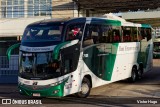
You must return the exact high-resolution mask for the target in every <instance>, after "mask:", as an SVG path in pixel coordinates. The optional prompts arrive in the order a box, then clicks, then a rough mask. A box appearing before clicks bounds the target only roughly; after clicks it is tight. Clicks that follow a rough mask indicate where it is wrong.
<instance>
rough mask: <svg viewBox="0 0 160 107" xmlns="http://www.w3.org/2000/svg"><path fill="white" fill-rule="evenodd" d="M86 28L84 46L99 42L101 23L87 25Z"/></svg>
mask: <svg viewBox="0 0 160 107" xmlns="http://www.w3.org/2000/svg"><path fill="white" fill-rule="evenodd" d="M86 29H87V30H86V32H85V36H84V39H83V47H86V46H89V45H92V44H96V43H99V36H100V25H96V24H91V25H87V26H86Z"/></svg>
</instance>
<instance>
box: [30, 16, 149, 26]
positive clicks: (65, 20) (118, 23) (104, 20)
mask: <svg viewBox="0 0 160 107" xmlns="http://www.w3.org/2000/svg"><path fill="white" fill-rule="evenodd" d="M116 18H117V16H116V17H114V18H113V19H112V18H110V17H109V18H108V17H79V18H56V19H47V20H41V21H38V22H34V23H31V24H29V25H28V26H34V25H52V24H54V23H70V22H81V23H85V22H86V23H92V22H98V23H99V22H101V21H102V23H107V24H111V25H116V26H133V27H145V28H151V25H149V24H137V23H132V22H128V21H126V20H122V18H117V19H116Z"/></svg>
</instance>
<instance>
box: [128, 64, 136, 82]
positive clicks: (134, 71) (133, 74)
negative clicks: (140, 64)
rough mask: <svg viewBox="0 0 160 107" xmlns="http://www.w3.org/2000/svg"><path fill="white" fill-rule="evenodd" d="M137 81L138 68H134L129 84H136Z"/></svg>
mask: <svg viewBox="0 0 160 107" xmlns="http://www.w3.org/2000/svg"><path fill="white" fill-rule="evenodd" d="M136 79H137V68H136V67H133V68H132V72H131V77H130V78H129V82H135V81H136Z"/></svg>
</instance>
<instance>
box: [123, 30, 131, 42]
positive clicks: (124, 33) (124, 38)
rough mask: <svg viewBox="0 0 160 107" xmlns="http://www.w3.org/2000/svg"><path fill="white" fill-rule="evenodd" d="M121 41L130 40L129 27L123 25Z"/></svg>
mask: <svg viewBox="0 0 160 107" xmlns="http://www.w3.org/2000/svg"><path fill="white" fill-rule="evenodd" d="M123 42H131V28H130V27H123Z"/></svg>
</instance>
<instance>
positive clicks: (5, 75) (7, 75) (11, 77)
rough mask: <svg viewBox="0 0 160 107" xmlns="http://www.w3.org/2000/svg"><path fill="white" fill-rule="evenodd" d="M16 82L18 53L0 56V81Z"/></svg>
mask: <svg viewBox="0 0 160 107" xmlns="http://www.w3.org/2000/svg"><path fill="white" fill-rule="evenodd" d="M17 82H18V55H12V56H11V58H10V60H8V59H7V56H0V83H17Z"/></svg>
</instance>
